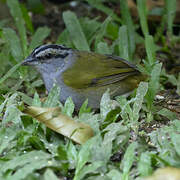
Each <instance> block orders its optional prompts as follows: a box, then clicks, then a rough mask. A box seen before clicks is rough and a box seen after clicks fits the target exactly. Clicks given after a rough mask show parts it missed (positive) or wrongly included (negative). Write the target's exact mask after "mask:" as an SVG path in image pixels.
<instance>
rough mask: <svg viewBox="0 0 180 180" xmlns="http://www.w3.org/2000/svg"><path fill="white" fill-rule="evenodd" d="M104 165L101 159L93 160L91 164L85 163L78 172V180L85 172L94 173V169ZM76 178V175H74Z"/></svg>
mask: <svg viewBox="0 0 180 180" xmlns="http://www.w3.org/2000/svg"><path fill="white" fill-rule="evenodd" d="M103 165H104V163H103V162H101V161H95V162H93V163H92V164H89V165H86V166H84V167H83V168H82V170H81V171H80V173H79V174H78V180H81V179H83V178H84V176H85V175H86V174H89V173H96V170H97V169H98V168H100V167H102V166H103ZM76 178H77V176H76Z"/></svg>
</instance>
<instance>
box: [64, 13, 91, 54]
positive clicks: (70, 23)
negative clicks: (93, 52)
mask: <svg viewBox="0 0 180 180" xmlns="http://www.w3.org/2000/svg"><path fill="white" fill-rule="evenodd" d="M63 20H64V23H65V25H66V28H67V30H68V32H69V34H70V36H71V39H72V42H73V44H74V45H75V47H76V48H77V49H78V50H84V51H90V49H89V45H88V43H87V39H86V37H85V35H84V32H83V30H82V28H81V25H80V23H79V21H78V19H77V17H76V15H75V14H74V13H73V12H71V11H66V12H64V13H63Z"/></svg>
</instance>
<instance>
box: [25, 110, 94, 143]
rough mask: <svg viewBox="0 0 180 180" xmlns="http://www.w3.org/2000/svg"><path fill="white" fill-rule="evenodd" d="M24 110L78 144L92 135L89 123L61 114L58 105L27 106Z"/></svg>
mask: <svg viewBox="0 0 180 180" xmlns="http://www.w3.org/2000/svg"><path fill="white" fill-rule="evenodd" d="M24 112H25V113H27V114H29V115H31V116H32V117H34V118H36V119H37V120H38V121H40V122H42V123H44V124H45V125H46V126H47V127H49V128H50V129H52V130H54V131H56V132H58V133H60V134H62V135H64V136H66V137H68V138H70V139H72V140H73V141H75V142H77V143H79V144H83V143H85V142H86V141H87V140H88V139H89V138H91V137H92V136H93V130H92V128H91V127H90V126H89V125H87V124H84V123H80V122H77V121H74V120H73V119H72V118H70V117H68V116H67V115H64V114H62V113H61V109H60V108H59V107H56V108H42V107H35V106H29V107H27V108H26V109H25V111H24Z"/></svg>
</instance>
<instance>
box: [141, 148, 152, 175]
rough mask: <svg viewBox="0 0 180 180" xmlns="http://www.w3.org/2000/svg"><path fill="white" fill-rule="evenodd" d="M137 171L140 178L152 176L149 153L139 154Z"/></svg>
mask: <svg viewBox="0 0 180 180" xmlns="http://www.w3.org/2000/svg"><path fill="white" fill-rule="evenodd" d="M138 171H139V173H140V175H141V176H149V175H151V174H152V171H153V169H152V166H151V154H150V153H149V152H144V153H142V154H141V156H140V160H139V162H138Z"/></svg>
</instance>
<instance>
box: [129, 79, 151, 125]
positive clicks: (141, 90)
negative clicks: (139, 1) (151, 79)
mask: <svg viewBox="0 0 180 180" xmlns="http://www.w3.org/2000/svg"><path fill="white" fill-rule="evenodd" d="M147 91H148V83H146V82H141V83H140V84H139V87H138V89H137V92H136V97H135V101H134V104H133V118H132V120H133V121H134V122H136V123H138V119H139V112H140V110H141V108H142V103H143V99H144V96H145V95H146V93H147Z"/></svg>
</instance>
